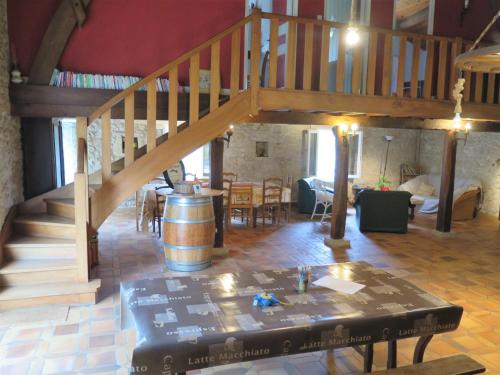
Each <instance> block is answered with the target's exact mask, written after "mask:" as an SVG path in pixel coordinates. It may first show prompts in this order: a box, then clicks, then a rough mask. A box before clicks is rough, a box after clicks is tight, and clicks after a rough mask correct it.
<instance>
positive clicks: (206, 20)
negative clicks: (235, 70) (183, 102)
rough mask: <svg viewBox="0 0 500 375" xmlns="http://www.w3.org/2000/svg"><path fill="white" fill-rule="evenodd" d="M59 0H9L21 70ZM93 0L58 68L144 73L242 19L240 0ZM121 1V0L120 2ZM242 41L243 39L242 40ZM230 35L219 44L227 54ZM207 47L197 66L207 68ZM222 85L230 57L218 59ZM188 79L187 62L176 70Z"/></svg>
mask: <svg viewBox="0 0 500 375" xmlns="http://www.w3.org/2000/svg"><path fill="white" fill-rule="evenodd" d="M59 2H60V0H44V1H39V0H8V21H9V32H10V35H11V40H12V42H13V43H14V44H15V46H16V50H17V55H18V59H19V62H20V68H21V71H22V73H23V74H25V75H27V74H28V73H29V68H30V66H31V63H32V62H33V59H34V56H35V54H36V51H37V49H38V46H39V45H40V42H41V39H42V37H43V33H44V31H45V29H46V28H47V25H48V23H49V21H50V18H51V16H52V14H53V13H54V11H55V9H56V8H57V6H58V4H59ZM145 3H146V2H145V1H144V0H127V1H126V2H124V1H123V0H92V1H91V3H90V6H89V8H88V9H87V21H86V23H85V25H84V27H83V28H82V29H76V30H75V31H74V32H73V34H72V35H71V37H70V40H69V42H68V45H67V46H66V49H65V51H64V54H63V56H62V58H61V61H60V66H59V68H61V69H64V70H71V71H75V72H84V73H101V74H123V75H137V76H145V75H147V74H149V73H151V72H152V71H153V70H155V69H156V68H158V67H160V66H162V65H163V64H165V63H168V62H169V61H172V60H174V59H175V58H176V57H178V56H179V55H181V54H182V53H184V52H187V51H189V50H190V49H192V48H193V47H195V46H197V45H198V44H200V43H202V42H204V41H206V40H207V39H209V38H210V37H212V36H214V35H215V34H217V33H219V32H221V31H223V30H224V29H226V28H228V27H229V26H231V25H232V24H234V23H236V22H238V21H239V20H241V19H242V18H243V17H244V15H245V0H203V1H199V0H182V1H179V0H147V6H146V5H145ZM125 4H126V5H125ZM242 46H243V44H242ZM229 53H230V38H226V39H225V40H224V41H223V43H222V45H221V55H222V56H229ZM209 64H210V59H209V53H205V54H202V56H201V67H202V68H209ZM221 71H222V77H223V85H224V86H227V85H228V82H229V59H221ZM179 77H180V78H179V80H180V82H181V83H185V82H187V77H188V75H187V67H184V68H181V70H180V72H179Z"/></svg>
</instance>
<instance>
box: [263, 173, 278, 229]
mask: <svg viewBox="0 0 500 375" xmlns="http://www.w3.org/2000/svg"><path fill="white" fill-rule="evenodd" d="M282 196H283V179H281V178H279V177H269V178H265V179H264V181H263V183H262V227H264V225H265V223H266V218H271V220H272V223H273V224H274V223H277V224H278V226H279V225H280V219H281V197H282ZM276 211H278V215H277V216H276Z"/></svg>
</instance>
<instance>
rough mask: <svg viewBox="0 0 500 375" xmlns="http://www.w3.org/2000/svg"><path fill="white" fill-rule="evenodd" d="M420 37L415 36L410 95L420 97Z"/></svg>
mask: <svg viewBox="0 0 500 375" xmlns="http://www.w3.org/2000/svg"><path fill="white" fill-rule="evenodd" d="M420 45H421V40H420V38H413V56H412V62H411V83H410V85H411V86H410V96H411V97H412V98H417V97H418V73H419V70H420V69H419V65H420Z"/></svg>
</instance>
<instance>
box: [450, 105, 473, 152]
mask: <svg viewBox="0 0 500 375" xmlns="http://www.w3.org/2000/svg"><path fill="white" fill-rule="evenodd" d="M471 129H472V124H471V123H470V122H466V123H465V124H463V121H462V118H461V117H460V113H455V117H454V118H453V131H454V132H455V139H456V140H463V141H464V146H465V145H466V144H467V137H468V136H469V131H470V130H471ZM462 134H463V135H462ZM460 135H462V136H460Z"/></svg>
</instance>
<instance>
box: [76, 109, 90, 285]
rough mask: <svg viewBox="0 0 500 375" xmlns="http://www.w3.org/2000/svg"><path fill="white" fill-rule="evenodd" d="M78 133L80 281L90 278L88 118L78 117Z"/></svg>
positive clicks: (77, 248)
mask: <svg viewBox="0 0 500 375" xmlns="http://www.w3.org/2000/svg"><path fill="white" fill-rule="evenodd" d="M76 134H77V140H78V151H77V169H76V173H75V181H74V195H75V226H76V264H77V275H78V281H80V282H87V281H88V280H89V266H88V264H89V259H88V249H89V246H88V224H89V194H88V169H87V118H86V117H78V118H77V119H76Z"/></svg>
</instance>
